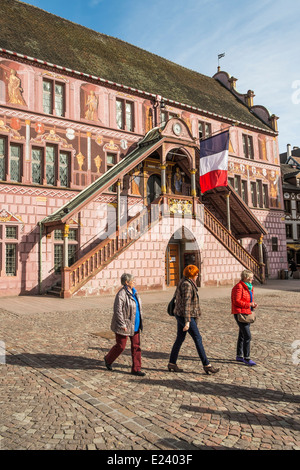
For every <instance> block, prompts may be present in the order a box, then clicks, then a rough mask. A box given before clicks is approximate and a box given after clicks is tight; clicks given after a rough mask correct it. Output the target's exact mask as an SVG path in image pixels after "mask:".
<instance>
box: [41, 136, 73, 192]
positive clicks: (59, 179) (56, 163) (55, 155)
mask: <svg viewBox="0 0 300 470" xmlns="http://www.w3.org/2000/svg"><path fill="white" fill-rule="evenodd" d="M45 173H46V184H49V185H51V186H54V185H56V184H58V183H59V185H60V186H64V187H68V186H70V154H69V153H68V152H63V151H59V149H58V148H57V147H55V146H54V145H47V146H46V171H45Z"/></svg>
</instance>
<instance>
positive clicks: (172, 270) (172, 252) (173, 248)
mask: <svg viewBox="0 0 300 470" xmlns="http://www.w3.org/2000/svg"><path fill="white" fill-rule="evenodd" d="M179 253H180V251H179V245H177V244H175V243H174V244H172V243H170V244H169V245H168V248H167V251H166V284H167V285H169V286H177V284H178V282H179Z"/></svg>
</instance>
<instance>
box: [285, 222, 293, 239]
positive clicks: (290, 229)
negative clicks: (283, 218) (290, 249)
mask: <svg viewBox="0 0 300 470" xmlns="http://www.w3.org/2000/svg"><path fill="white" fill-rule="evenodd" d="M285 232H286V238H293V226H292V224H286V226H285Z"/></svg>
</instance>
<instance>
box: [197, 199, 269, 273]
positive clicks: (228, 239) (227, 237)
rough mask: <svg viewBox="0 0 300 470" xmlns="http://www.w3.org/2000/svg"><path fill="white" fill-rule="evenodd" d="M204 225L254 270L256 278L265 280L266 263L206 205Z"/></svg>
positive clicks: (238, 258)
mask: <svg viewBox="0 0 300 470" xmlns="http://www.w3.org/2000/svg"><path fill="white" fill-rule="evenodd" d="M204 226H205V227H206V228H207V229H208V230H209V231H210V232H211V233H212V234H213V235H214V236H215V237H216V238H217V239H218V240H219V242H221V243H222V245H223V246H224V247H225V248H226V249H227V250H228V251H229V252H230V253H231V254H232V255H233V256H234V257H235V258H236V259H237V260H238V261H239V262H240V263H241V264H242V265H243V266H244V267H245V268H247V269H249V270H250V271H252V272H253V274H254V276H255V277H256V279H258V280H259V281H260V282H264V265H263V264H260V263H259V262H258V261H257V260H256V259H255V258H254V257H253V256H252V255H251V254H250V253H248V251H246V250H245V248H243V247H242V245H241V244H240V243H239V242H238V240H236V238H235V237H234V236H233V235H232V234H231V233H230V232H229V231H228V230H227V229H226V228H225V227H224V225H222V224H221V222H220V221H219V220H218V219H217V218H216V217H215V216H214V215H213V214H212V213H211V212H210V211H209V210H208V209H207V208H206V207H205V206H204Z"/></svg>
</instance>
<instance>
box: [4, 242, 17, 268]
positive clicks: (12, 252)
mask: <svg viewBox="0 0 300 470" xmlns="http://www.w3.org/2000/svg"><path fill="white" fill-rule="evenodd" d="M16 255H17V245H16V244H15V243H7V244H6V245H5V273H6V275H7V276H16V274H17V256H16Z"/></svg>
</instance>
